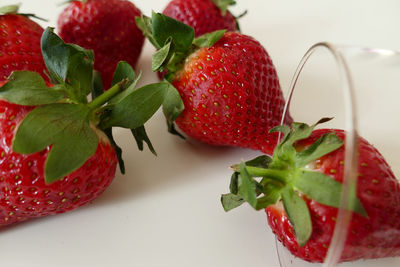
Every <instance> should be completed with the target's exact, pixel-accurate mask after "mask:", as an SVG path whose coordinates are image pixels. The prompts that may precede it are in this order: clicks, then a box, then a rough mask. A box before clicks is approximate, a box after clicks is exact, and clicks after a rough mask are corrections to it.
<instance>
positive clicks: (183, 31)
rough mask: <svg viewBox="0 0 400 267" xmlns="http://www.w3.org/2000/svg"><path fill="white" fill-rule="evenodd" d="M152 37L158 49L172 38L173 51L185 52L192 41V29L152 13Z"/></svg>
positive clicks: (159, 14) (174, 20)
mask: <svg viewBox="0 0 400 267" xmlns="http://www.w3.org/2000/svg"><path fill="white" fill-rule="evenodd" d="M152 22H153V30H152V32H153V37H154V39H155V41H156V42H157V44H158V46H159V47H163V46H164V45H165V44H166V43H167V41H168V39H170V38H172V41H173V44H174V48H175V51H178V52H186V51H187V50H188V49H189V48H190V46H191V45H192V42H193V40H194V30H193V28H192V27H190V26H188V25H186V24H184V23H182V22H180V21H179V20H176V19H173V18H170V17H167V16H165V15H163V14H161V13H155V12H153V16H152Z"/></svg>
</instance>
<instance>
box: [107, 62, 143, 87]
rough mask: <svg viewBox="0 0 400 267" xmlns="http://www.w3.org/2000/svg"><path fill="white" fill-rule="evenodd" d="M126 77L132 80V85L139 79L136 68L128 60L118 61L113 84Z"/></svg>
mask: <svg viewBox="0 0 400 267" xmlns="http://www.w3.org/2000/svg"><path fill="white" fill-rule="evenodd" d="M124 79H128V80H129V81H131V82H130V83H129V84H128V86H130V85H131V84H132V83H133V82H134V81H135V80H136V79H137V77H136V73H135V70H134V69H133V68H132V66H131V65H130V64H129V63H128V62H126V61H120V62H118V64H117V67H116V68H115V72H114V76H113V80H112V85H116V84H117V83H119V82H120V81H122V80H124Z"/></svg>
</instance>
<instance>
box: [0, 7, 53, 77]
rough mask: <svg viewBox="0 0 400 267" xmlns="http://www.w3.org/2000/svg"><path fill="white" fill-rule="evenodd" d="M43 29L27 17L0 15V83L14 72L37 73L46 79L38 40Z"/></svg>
mask: <svg viewBox="0 0 400 267" xmlns="http://www.w3.org/2000/svg"><path fill="white" fill-rule="evenodd" d="M42 33H43V28H42V27H41V26H40V25H39V24H37V23H36V22H34V21H32V20H30V19H29V18H28V17H26V16H23V15H17V14H7V15H0V81H4V80H7V78H8V76H9V75H10V74H11V72H12V71H14V70H30V71H35V72H38V73H39V74H41V75H42V76H43V78H45V79H46V77H47V76H46V75H45V70H46V66H45V64H44V61H43V58H42V53H41V50H40V39H41V36H42Z"/></svg>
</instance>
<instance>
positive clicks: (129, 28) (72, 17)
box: [58, 0, 144, 88]
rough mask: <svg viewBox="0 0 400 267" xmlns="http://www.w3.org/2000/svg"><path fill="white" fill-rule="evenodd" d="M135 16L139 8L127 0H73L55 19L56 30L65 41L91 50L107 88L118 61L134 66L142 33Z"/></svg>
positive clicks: (141, 42)
mask: <svg viewBox="0 0 400 267" xmlns="http://www.w3.org/2000/svg"><path fill="white" fill-rule="evenodd" d="M137 16H141V11H140V10H139V9H138V8H137V7H136V6H135V5H134V4H133V3H132V2H130V1H125V0H88V1H87V2H86V3H83V2H81V1H72V2H71V3H70V4H69V6H68V7H67V8H66V9H65V10H64V11H63V12H62V13H61V14H60V16H59V18H58V31H59V35H60V37H61V38H62V39H63V40H64V41H65V42H68V43H74V44H78V45H80V46H82V47H84V48H86V49H92V50H93V51H94V54H95V65H94V67H95V69H96V70H98V71H99V72H100V74H101V76H102V79H103V83H104V86H105V88H109V87H110V86H111V82H112V77H113V74H114V70H115V67H116V65H117V63H118V62H119V61H121V60H124V61H127V62H128V63H129V64H130V65H132V66H136V64H137V62H138V59H139V57H140V54H141V51H142V47H143V43H144V36H143V34H142V32H141V31H140V30H139V28H138V27H137V25H136V21H135V17H137Z"/></svg>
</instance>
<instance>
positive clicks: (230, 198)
mask: <svg viewBox="0 0 400 267" xmlns="http://www.w3.org/2000/svg"><path fill="white" fill-rule="evenodd" d="M244 202H245V201H244V199H243V198H242V197H241V196H239V195H234V194H224V195H222V196H221V203H222V207H223V208H224V210H225V211H230V210H232V209H234V208H237V207H239V206H240V205H242V204H243V203H244Z"/></svg>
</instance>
